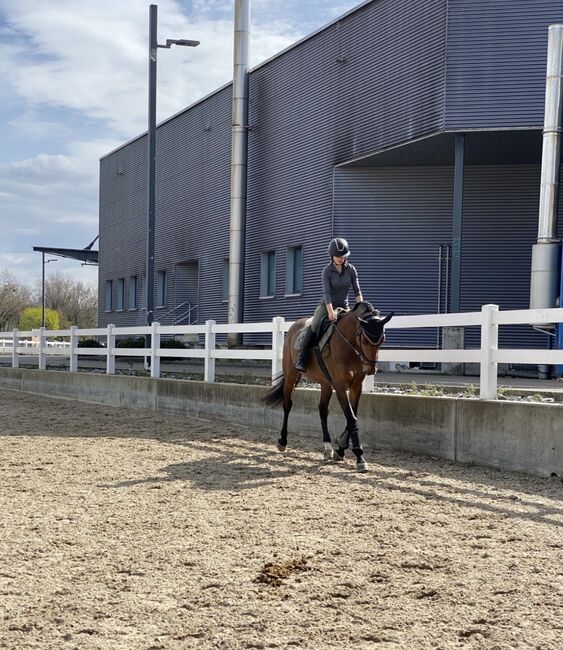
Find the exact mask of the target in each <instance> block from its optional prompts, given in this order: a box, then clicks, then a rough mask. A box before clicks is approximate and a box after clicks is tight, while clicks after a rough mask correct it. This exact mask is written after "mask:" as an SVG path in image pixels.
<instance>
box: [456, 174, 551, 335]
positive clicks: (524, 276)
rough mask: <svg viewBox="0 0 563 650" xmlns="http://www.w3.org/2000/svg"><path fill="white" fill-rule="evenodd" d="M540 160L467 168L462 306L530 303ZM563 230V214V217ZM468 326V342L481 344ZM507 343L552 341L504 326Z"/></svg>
mask: <svg viewBox="0 0 563 650" xmlns="http://www.w3.org/2000/svg"><path fill="white" fill-rule="evenodd" d="M539 187H540V166H539V165H511V166H508V165H497V166H472V167H467V168H466V172H465V192H464V209H463V244H462V277H461V311H478V310H480V309H481V305H484V304H497V305H499V307H500V308H501V309H528V308H529V306H530V266H531V257H532V245H533V244H534V243H535V242H536V239H537V232H538V206H539ZM559 234H560V235H562V234H563V219H561V218H560V219H559ZM479 340H480V338H479V332H478V331H475V330H474V329H471V330H468V332H467V335H466V345H467V346H468V347H475V346H477V347H478V346H479ZM499 345H500V346H501V347H539V348H542V347H543V348H545V347H546V346H547V338H546V335H544V334H539V333H537V332H535V331H534V330H533V329H532V328H531V327H526V326H513V327H508V326H506V327H501V328H500V339H499Z"/></svg>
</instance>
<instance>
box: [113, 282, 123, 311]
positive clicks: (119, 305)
mask: <svg viewBox="0 0 563 650" xmlns="http://www.w3.org/2000/svg"><path fill="white" fill-rule="evenodd" d="M124 307H125V278H119V280H118V281H117V295H116V297H115V309H116V311H123V309H124Z"/></svg>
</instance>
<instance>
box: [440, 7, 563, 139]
mask: <svg viewBox="0 0 563 650" xmlns="http://www.w3.org/2000/svg"><path fill="white" fill-rule="evenodd" d="M562 20H563V0H533V2H530V0H449V2H448V36H447V64H446V79H447V84H446V128H447V129H470V128H499V127H505V128H506V127H532V126H533V127H540V128H541V126H542V125H543V109H544V95H545V73H546V60H547V29H548V26H549V25H550V24H551V23H555V22H561V21H562Z"/></svg>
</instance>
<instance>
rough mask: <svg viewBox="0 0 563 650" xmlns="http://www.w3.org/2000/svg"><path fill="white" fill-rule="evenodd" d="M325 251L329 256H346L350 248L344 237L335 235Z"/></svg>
mask: <svg viewBox="0 0 563 650" xmlns="http://www.w3.org/2000/svg"><path fill="white" fill-rule="evenodd" d="M326 252H327V253H328V254H329V255H330V256H331V257H348V255H350V248H349V246H348V242H347V241H346V240H345V239H342V237H336V238H335V239H332V240H331V242H330V244H329V245H328V248H327V249H326Z"/></svg>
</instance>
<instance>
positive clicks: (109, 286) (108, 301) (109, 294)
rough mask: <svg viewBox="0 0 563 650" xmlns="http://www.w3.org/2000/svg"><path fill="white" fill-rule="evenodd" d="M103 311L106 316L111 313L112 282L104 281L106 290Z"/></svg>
mask: <svg viewBox="0 0 563 650" xmlns="http://www.w3.org/2000/svg"><path fill="white" fill-rule="evenodd" d="M108 289H109V291H108ZM108 304H109V307H108ZM104 311H105V312H106V314H107V313H109V312H112V311H113V280H106V288H105V293H104Z"/></svg>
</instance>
